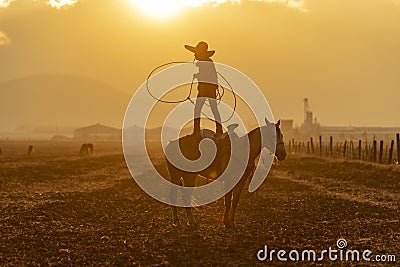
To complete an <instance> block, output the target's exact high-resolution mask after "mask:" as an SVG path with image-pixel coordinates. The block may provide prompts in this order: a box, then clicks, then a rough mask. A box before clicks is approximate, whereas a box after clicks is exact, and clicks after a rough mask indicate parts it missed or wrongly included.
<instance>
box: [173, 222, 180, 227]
mask: <svg viewBox="0 0 400 267" xmlns="http://www.w3.org/2000/svg"><path fill="white" fill-rule="evenodd" d="M172 226H174V227H176V228H178V227H181V223H180V222H179V221H174V222H173V223H172Z"/></svg>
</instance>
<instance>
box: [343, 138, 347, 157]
mask: <svg viewBox="0 0 400 267" xmlns="http://www.w3.org/2000/svg"><path fill="white" fill-rule="evenodd" d="M346 146H347V141H344V146H343V158H344V159H345V158H346Z"/></svg>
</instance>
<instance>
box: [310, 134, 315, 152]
mask: <svg viewBox="0 0 400 267" xmlns="http://www.w3.org/2000/svg"><path fill="white" fill-rule="evenodd" d="M310 145H311V153H312V154H314V142H313V138H312V137H311V138H310Z"/></svg>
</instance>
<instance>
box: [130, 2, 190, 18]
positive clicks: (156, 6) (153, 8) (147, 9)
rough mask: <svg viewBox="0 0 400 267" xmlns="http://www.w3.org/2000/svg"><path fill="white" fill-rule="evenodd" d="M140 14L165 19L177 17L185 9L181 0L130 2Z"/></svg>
mask: <svg viewBox="0 0 400 267" xmlns="http://www.w3.org/2000/svg"><path fill="white" fill-rule="evenodd" d="M130 1H131V2H132V4H134V5H135V7H136V8H137V9H138V10H139V11H140V12H142V13H144V14H146V15H148V16H150V17H152V18H155V19H165V18H170V17H173V16H176V15H178V14H179V13H180V12H181V11H182V10H183V9H184V7H185V5H184V4H183V1H182V0H130Z"/></svg>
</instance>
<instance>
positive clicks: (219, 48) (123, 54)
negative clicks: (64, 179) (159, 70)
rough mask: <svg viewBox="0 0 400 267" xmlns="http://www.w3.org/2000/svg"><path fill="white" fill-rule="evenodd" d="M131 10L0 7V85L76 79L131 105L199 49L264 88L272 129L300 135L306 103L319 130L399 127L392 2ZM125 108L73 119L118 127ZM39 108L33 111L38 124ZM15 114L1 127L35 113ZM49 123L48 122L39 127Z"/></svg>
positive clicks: (100, 1) (83, 5)
mask: <svg viewBox="0 0 400 267" xmlns="http://www.w3.org/2000/svg"><path fill="white" fill-rule="evenodd" d="M2 2H3V3H4V1H0V3H2ZM6 2H7V1H6ZM131 2H132V1H128V0H127V1H106V0H97V1H93V0H87V1H78V2H77V3H76V4H75V5H71V6H67V7H63V8H60V9H57V8H52V7H50V6H49V5H48V4H46V1H36V2H34V1H20V0H16V1H13V2H11V3H10V5H9V6H8V7H6V8H2V7H1V5H0V84H3V83H4V82H5V81H10V80H11V81H12V80H14V79H21V78H22V79H24V78H26V77H30V76H32V75H43V74H46V75H47V74H59V75H67V76H68V75H71V76H77V77H83V78H85V79H92V80H94V81H97V82H99V83H101V84H104V87H101V88H100V87H99V89H98V90H102V92H99V95H103V98H104V101H105V102H106V101H107V99H108V96H110V95H113V94H114V95H115V94H121V95H125V96H132V95H133V93H134V92H135V90H136V89H137V88H138V87H139V86H140V84H142V83H143V82H144V81H145V79H146V77H147V75H148V74H149V72H150V71H151V70H152V69H153V68H154V67H156V66H158V65H160V64H163V63H165V62H168V61H176V60H177V61H191V60H193V55H192V54H191V53H190V52H188V51H187V50H185V49H184V48H183V45H184V44H190V45H196V44H197V42H198V41H200V40H205V41H207V42H208V43H209V46H210V49H211V50H215V51H216V53H215V56H213V60H214V61H215V62H220V63H224V64H228V65H231V66H233V67H235V68H237V69H239V70H240V71H242V72H244V73H245V74H246V75H248V76H249V77H250V78H251V79H252V80H253V81H254V82H255V83H256V84H257V85H258V86H259V87H260V88H261V89H262V91H263V93H264V95H265V96H266V98H267V100H268V101H269V104H270V105H271V108H272V112H273V114H274V117H275V119H294V120H295V124H297V125H299V124H301V122H302V121H303V99H304V98H305V97H307V98H308V99H309V100H310V106H311V110H312V111H313V113H314V116H315V117H317V118H318V122H319V123H321V124H322V125H332V126H333V125H338V126H347V125H353V126H364V125H365V126H400V117H399V116H398V114H399V111H400V105H399V104H400V103H399V99H400V90H399V86H400V75H399V73H400V64H399V62H400V50H399V49H398V48H399V47H400V5H399V2H398V1H392V0H371V1H367V2H366V1H361V0H347V1H344V0H337V1H336V0H335V1H333V0H331V1H328V0H327V1H319V0H308V1H307V0H306V1H304V3H302V1H288V3H289V4H288V5H285V4H282V3H280V2H282V1H272V2H276V3H268V1H261V2H258V1H241V3H240V4H239V3H224V4H221V5H218V6H214V5H213V2H215V1H208V2H210V3H211V4H207V5H203V6H201V7H197V8H194V7H190V8H186V9H185V10H183V11H182V12H180V13H177V14H176V15H175V16H170V17H168V18H154V17H153V16H148V14H145V13H144V12H142V11H140V10H139V9H138V8H137V7H135V5H134V4H132V3H131ZM203 2H206V1H203ZM222 2H223V1H222ZM295 3H299V5H298V6H296V4H295ZM84 88H86V87H84V86H83V87H82V90H84ZM1 89H2V90H5V88H3V87H2V88H1ZM107 90H113V91H112V92H116V93H108V91H107ZM9 95H10V96H12V95H13V94H9ZM32 99H34V96H32ZM121 99H122V98H121ZM128 101H129V99H128V100H118V101H116V102H115V103H114V104H113V105H111V106H110V107H104V108H100V109H98V110H97V113H96V114H94V113H93V114H92V115H90V116H89V115H88V117H87V118H85V117H84V116H83V117H82V116H80V113H79V112H75V113H74V114H71V116H75V117H76V120H77V121H78V124H79V125H85V124H87V125H89V124H92V123H96V122H100V123H103V124H105V125H110V126H113V127H115V126H117V125H121V124H122V121H121V115H120V114H123V112H124V110H125V108H126V105H127V103H128ZM0 102H1V99H0ZM1 103H2V104H3V105H4V103H15V105H17V104H18V103H21V102H19V101H15V102H13V99H6V100H5V99H3V101H2V102H1ZM77 103H78V102H77ZM10 105H11V104H10ZM99 106H101V105H99ZM45 108H46V106H45V105H44V106H43V107H40V105H39V106H38V107H37V109H38V110H37V116H38V118H40V116H41V114H42V113H44V112H45V111H46V110H45ZM55 108H56V107H55ZM40 109H43V110H41V111H40V112H39V110H40ZM11 110H12V109H11V108H9V109H7V110H4V109H3V110H2V113H3V114H7V117H4V116H2V124H6V123H5V122H4V121H6V122H7V121H10V120H11V121H13V120H14V121H15V122H17V121H18V120H19V118H22V117H23V116H26V114H28V115H30V113H32V112H30V113H29V112H28V113H26V112H27V111H18V112H17V111H13V112H14V113H12V112H11ZM65 110H67V108H65ZM47 111H48V112H53V110H47ZM24 112H25V113H24ZM33 113H35V112H33ZM55 113H57V112H55ZM59 113H60V114H64V113H65V112H64V110H63V111H62V112H61V111H60V112H59ZM110 113H113V114H112V115H110ZM12 114H14V118H13V115H12ZM35 114H36V113H35ZM33 115H34V114H33ZM33 115H32V116H33ZM68 116H69V114H66V115H60V118H62V119H60V120H61V122H59V124H60V125H63V123H64V122H63V121H64V120H65V124H66V125H70V124H71V122H72V121H73V119H74V118H69V117H68ZM101 118H105V119H104V120H103V121H102V120H101ZM54 120H55V119H54ZM33 123H39V122H33ZM49 123H50V124H51V123H54V122H52V119H51V118H48V119H47V120H45V121H44V122H43V124H44V125H48V124H49ZM3 128H4V129H6V128H7V129H8V128H10V127H3V126H0V131H1V130H2V129H3ZM9 130H10V129H9Z"/></svg>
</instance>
